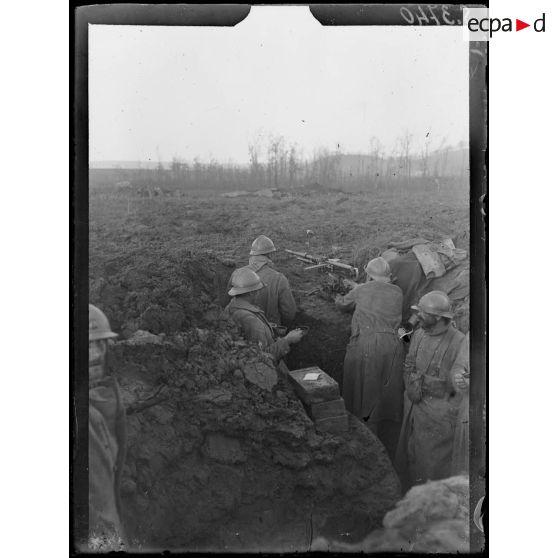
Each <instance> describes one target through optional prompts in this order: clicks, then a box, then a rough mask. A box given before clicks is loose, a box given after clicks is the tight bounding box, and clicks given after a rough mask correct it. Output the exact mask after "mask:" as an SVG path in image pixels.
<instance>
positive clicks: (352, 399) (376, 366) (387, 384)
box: [335, 258, 405, 459]
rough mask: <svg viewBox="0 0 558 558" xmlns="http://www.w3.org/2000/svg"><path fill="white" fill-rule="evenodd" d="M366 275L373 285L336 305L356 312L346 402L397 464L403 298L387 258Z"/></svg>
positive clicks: (346, 371)
mask: <svg viewBox="0 0 558 558" xmlns="http://www.w3.org/2000/svg"><path fill="white" fill-rule="evenodd" d="M365 271H366V274H367V276H368V282H366V283H362V284H361V285H357V286H356V287H355V288H354V289H353V290H352V291H350V292H349V293H348V294H346V295H345V296H343V297H341V296H338V297H337V298H336V300H335V305H336V306H337V308H339V309H340V310H342V311H345V312H350V311H354V313H353V319H352V323H351V339H350V341H349V344H348V346H347V353H346V355H345V362H344V367H343V399H344V400H345V405H346V407H347V409H348V410H349V411H350V412H351V413H353V414H354V415H355V416H357V417H358V418H359V419H361V420H363V421H365V422H366V424H367V426H368V427H369V428H370V430H372V432H374V433H375V434H377V436H378V437H379V438H380V440H381V442H382V443H383V444H384V446H385V447H386V449H387V451H388V454H389V456H390V458H391V459H394V457H395V450H396V448H397V440H398V437H399V430H400V427H401V418H402V411H403V360H404V358H405V352H404V348H403V343H402V342H401V341H400V339H399V337H398V335H397V327H398V326H399V325H400V323H401V312H402V308H403V293H402V292H401V289H400V288H399V287H398V286H396V285H393V284H392V283H391V273H390V267H389V264H388V263H387V262H386V260H384V258H375V259H373V260H371V261H370V262H368V265H367V266H366V269H365Z"/></svg>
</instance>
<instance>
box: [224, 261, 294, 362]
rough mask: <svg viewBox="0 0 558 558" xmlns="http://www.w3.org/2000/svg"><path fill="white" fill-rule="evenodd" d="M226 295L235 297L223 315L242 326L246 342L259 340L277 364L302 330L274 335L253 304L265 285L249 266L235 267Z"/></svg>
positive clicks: (271, 328) (258, 309) (264, 318)
mask: <svg viewBox="0 0 558 558" xmlns="http://www.w3.org/2000/svg"><path fill="white" fill-rule="evenodd" d="M231 282H232V287H231V289H230V290H229V292H228V294H229V296H232V297H234V298H233V299H232V300H231V301H230V303H229V304H228V306H227V307H226V308H225V311H224V315H225V316H228V317H231V318H232V319H233V320H234V321H235V322H236V323H237V324H238V325H239V326H240V327H241V328H242V331H243V333H244V336H245V337H246V339H247V340H248V341H255V342H257V343H259V345H260V347H261V348H262V349H263V350H264V351H266V352H268V353H270V354H271V355H272V356H273V358H274V360H275V362H276V364H277V363H279V361H280V360H281V359H282V358H283V357H284V356H285V355H286V354H287V353H288V352H289V349H290V345H292V344H293V343H298V342H299V341H300V340H301V339H302V335H303V332H302V331H301V330H300V329H295V330H294V331H290V332H289V333H287V335H286V336H285V337H280V338H277V337H276V335H275V333H274V330H273V326H272V325H271V324H270V323H269V321H268V320H267V318H266V316H265V314H264V311H263V310H262V309H261V308H260V307H258V306H257V305H256V299H257V297H258V292H259V291H261V290H262V289H263V288H264V285H263V283H262V281H261V280H260V278H259V277H258V275H257V273H256V272H255V271H254V270H253V269H251V268H250V267H242V268H240V269H236V270H235V271H234V272H233V274H232V276H231Z"/></svg>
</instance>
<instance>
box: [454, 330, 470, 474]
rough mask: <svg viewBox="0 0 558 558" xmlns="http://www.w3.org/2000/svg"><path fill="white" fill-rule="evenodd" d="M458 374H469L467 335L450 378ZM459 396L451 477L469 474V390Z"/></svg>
mask: <svg viewBox="0 0 558 558" xmlns="http://www.w3.org/2000/svg"><path fill="white" fill-rule="evenodd" d="M458 373H461V374H462V373H469V334H467V335H466V336H465V339H464V340H463V343H461V348H460V349H459V353H458V355H457V358H456V360H455V363H454V365H453V368H452V370H451V375H452V377H454V376H455V374H458ZM461 394H462V400H461V402H460V404H459V411H458V413H457V421H456V425H455V438H454V441H453V453H452V460H451V461H452V465H451V468H452V475H461V474H463V473H465V474H467V473H468V472H469V389H465V390H464V391H462V392H461Z"/></svg>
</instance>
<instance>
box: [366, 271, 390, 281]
mask: <svg viewBox="0 0 558 558" xmlns="http://www.w3.org/2000/svg"><path fill="white" fill-rule="evenodd" d="M367 275H368V277H372V279H374V281H380V282H381V283H389V282H390V281H391V277H390V276H388V275H375V274H373V273H367Z"/></svg>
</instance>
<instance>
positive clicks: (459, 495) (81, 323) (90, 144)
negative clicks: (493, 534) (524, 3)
mask: <svg viewBox="0 0 558 558" xmlns="http://www.w3.org/2000/svg"><path fill="white" fill-rule="evenodd" d="M75 17H76V19H75V26H76V31H75V72H76V73H75V100H76V108H75V137H74V142H75V149H76V151H75V153H76V155H75V156H76V159H75V162H74V165H75V166H74V171H75V174H74V194H73V204H74V206H73V210H74V213H73V215H74V239H73V240H74V242H75V245H76V259H75V262H74V264H75V267H74V270H73V273H74V275H73V278H74V279H73V280H74V290H75V299H74V300H75V301H76V302H75V308H74V342H75V349H74V351H75V352H74V359H75V369H76V370H77V369H83V370H85V369H86V367H87V365H86V364H85V358H86V356H85V355H86V354H87V350H86V345H88V370H89V375H88V382H86V381H85V375H84V374H78V373H75V372H74V375H73V378H72V388H71V389H72V393H73V401H74V404H73V407H74V414H75V416H74V418H73V420H74V421H75V425H76V426H75V429H74V439H73V444H74V458H73V469H72V479H71V486H72V488H71V491H72V513H73V545H74V548H75V549H77V550H78V551H79V552H82V553H83V552H86V553H105V552H111V551H125V552H127V553H142V552H162V551H165V550H168V551H171V552H181V553H194V552H195V553H273V554H279V553H281V554H285V553H298V554H301V553H302V554H304V553H309V552H332V553H336V554H338V553H347V554H354V553H362V552H364V553H367V554H368V553H372V554H373V553H386V552H392V553H393V552H396V553H417V554H425V553H450V554H457V553H459V554H468V553H480V552H482V551H483V549H484V548H485V538H484V530H485V525H486V519H487V511H486V510H487V508H486V504H485V501H484V500H485V498H484V497H485V491H486V484H485V477H486V463H485V461H486V451H485V450H486V448H485V446H486V421H487V416H486V415H487V413H486V388H485V385H486V329H487V324H486V315H485V314H486V291H487V287H486V280H485V273H486V265H485V242H486V233H485V227H486V222H485V219H484V216H485V211H484V195H485V194H486V192H487V184H486V181H487V171H486V167H485V165H486V161H485V152H486V142H487V83H486V68H487V55H486V54H487V47H486V44H487V43H486V42H471V40H469V39H468V37H467V35H466V34H464V31H463V26H462V18H463V17H464V14H463V9H462V7H460V6H458V5H442V4H438V5H435V6H434V5H421V4H401V5H380V4H377V5H373V4H370V5H368V4H367V5H352V6H345V7H344V6H341V5H315V6H314V5H310V6H302V5H256V6H255V5H252V6H249V5H242V6H241V5H232V4H231V5H222V6H219V5H215V6H204V5H166V6H165V5H150V4H145V5H125V4H119V5H114V6H111V5H105V6H103V5H99V6H82V7H79V8H77V10H76V16H75ZM86 316H87V319H86ZM86 321H87V322H88V325H87V324H86ZM86 327H88V338H87V341H86V336H85V331H86V330H85V328H86ZM86 425H88V428H87V427H86Z"/></svg>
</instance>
